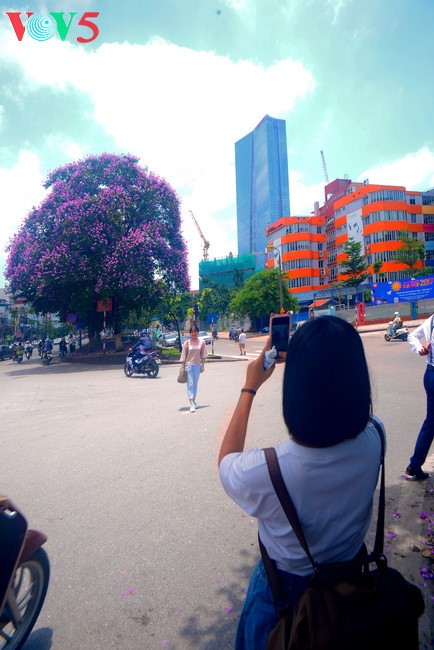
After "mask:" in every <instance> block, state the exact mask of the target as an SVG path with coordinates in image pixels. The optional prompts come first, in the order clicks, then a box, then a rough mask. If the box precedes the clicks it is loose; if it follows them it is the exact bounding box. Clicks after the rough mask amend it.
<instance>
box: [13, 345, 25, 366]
mask: <svg viewBox="0 0 434 650" xmlns="http://www.w3.org/2000/svg"><path fill="white" fill-rule="evenodd" d="M23 357H24V350H23V348H16V350H15V351H14V354H13V357H12V361H16V362H17V363H22V362H23Z"/></svg>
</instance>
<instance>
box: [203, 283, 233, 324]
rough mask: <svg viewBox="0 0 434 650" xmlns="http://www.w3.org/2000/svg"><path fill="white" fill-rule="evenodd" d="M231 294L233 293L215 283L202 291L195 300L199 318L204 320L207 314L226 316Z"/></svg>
mask: <svg viewBox="0 0 434 650" xmlns="http://www.w3.org/2000/svg"><path fill="white" fill-rule="evenodd" d="M232 294H233V291H231V290H230V289H228V288H227V287H224V286H222V285H219V284H216V283H215V282H213V283H211V284H210V286H209V287H206V288H205V289H202V291H201V292H200V295H199V297H198V299H197V304H198V307H199V316H200V318H202V319H206V317H207V316H208V314H216V313H217V314H220V315H224V314H227V312H228V306H229V303H230V301H231V297H232Z"/></svg>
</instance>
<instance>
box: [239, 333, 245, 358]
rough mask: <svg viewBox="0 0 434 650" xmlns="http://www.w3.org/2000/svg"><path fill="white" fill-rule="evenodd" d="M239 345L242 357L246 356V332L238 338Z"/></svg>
mask: <svg viewBox="0 0 434 650" xmlns="http://www.w3.org/2000/svg"><path fill="white" fill-rule="evenodd" d="M238 345H239V346H240V355H241V356H243V354H244V355H245V354H246V333H245V331H244V330H241V332H240V335H239V337H238Z"/></svg>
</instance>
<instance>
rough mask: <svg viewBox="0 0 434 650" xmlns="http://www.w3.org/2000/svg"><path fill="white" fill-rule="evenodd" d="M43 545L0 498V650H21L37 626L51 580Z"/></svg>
mask: <svg viewBox="0 0 434 650" xmlns="http://www.w3.org/2000/svg"><path fill="white" fill-rule="evenodd" d="M46 541H47V536H46V535H45V534H44V533H42V532H39V531H37V530H29V529H28V527H27V521H26V519H25V517H24V516H23V514H22V513H21V512H20V511H19V510H18V509H17V508H16V507H15V506H14V505H13V504H12V503H11V502H10V501H9V499H8V498H7V497H6V496H3V495H0V648H5V649H6V650H18V649H19V648H22V647H23V645H24V643H25V641H26V639H27V638H28V636H29V634H30V632H31V631H32V629H33V626H34V625H35V623H36V620H37V618H38V616H39V613H40V611H41V608H42V605H43V603H44V600H45V596H46V593H47V589H48V582H49V579H50V563H49V560H48V556H47V553H46V552H45V550H44V549H43V548H42V546H43V544H45V542H46Z"/></svg>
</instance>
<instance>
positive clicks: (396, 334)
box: [384, 321, 408, 341]
mask: <svg viewBox="0 0 434 650" xmlns="http://www.w3.org/2000/svg"><path fill="white" fill-rule="evenodd" d="M384 338H385V339H386V341H406V340H407V338H408V328H407V327H403V325H401V326H400V327H398V328H397V329H396V330H395V331H393V321H389V323H388V324H387V329H386V333H385V334H384Z"/></svg>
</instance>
